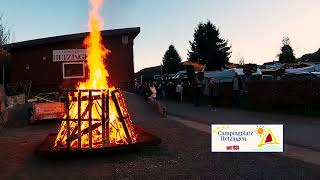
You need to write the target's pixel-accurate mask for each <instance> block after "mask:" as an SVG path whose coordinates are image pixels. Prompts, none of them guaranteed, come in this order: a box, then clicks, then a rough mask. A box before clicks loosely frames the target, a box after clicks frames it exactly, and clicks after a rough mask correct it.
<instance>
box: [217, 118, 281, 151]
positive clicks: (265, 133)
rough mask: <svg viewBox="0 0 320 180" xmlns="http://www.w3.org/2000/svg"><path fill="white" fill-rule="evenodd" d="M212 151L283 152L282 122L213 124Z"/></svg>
mask: <svg viewBox="0 0 320 180" xmlns="http://www.w3.org/2000/svg"><path fill="white" fill-rule="evenodd" d="M211 151H212V152H283V125H282V124H241V125H240V124H239V125H237V124H212V125H211Z"/></svg>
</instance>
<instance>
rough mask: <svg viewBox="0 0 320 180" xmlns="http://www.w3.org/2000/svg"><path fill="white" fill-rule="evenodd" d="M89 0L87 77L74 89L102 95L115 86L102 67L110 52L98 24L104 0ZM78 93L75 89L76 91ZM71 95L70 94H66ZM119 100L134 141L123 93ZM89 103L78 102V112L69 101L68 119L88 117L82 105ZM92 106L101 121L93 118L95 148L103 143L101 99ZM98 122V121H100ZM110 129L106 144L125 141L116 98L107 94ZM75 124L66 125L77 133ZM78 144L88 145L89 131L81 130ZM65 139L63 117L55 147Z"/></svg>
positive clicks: (84, 124)
mask: <svg viewBox="0 0 320 180" xmlns="http://www.w3.org/2000/svg"><path fill="white" fill-rule="evenodd" d="M90 3H91V11H90V17H89V30H90V34H89V35H88V36H87V37H86V38H85V40H84V45H85V47H86V48H87V53H88V55H87V66H88V69H89V72H88V73H89V77H88V79H87V80H86V81H84V82H79V84H78V86H77V89H78V90H86V89H95V90H101V92H93V94H92V95H98V96H101V94H102V93H107V92H108V93H110V92H111V91H113V90H115V87H114V86H113V85H110V83H108V79H109V73H108V71H107V69H106V67H105V64H104V62H105V61H104V60H105V59H106V58H107V55H108V54H109V53H110V50H108V49H107V48H106V47H105V46H104V45H103V44H104V43H103V40H102V37H101V32H100V30H101V28H102V18H101V17H100V16H99V11H100V9H101V6H102V3H103V0H90ZM76 94H77V93H76ZM80 95H81V97H83V96H87V97H88V92H82V93H81V94H80ZM69 98H70V97H69ZM117 98H118V100H119V105H120V108H121V111H122V113H123V114H124V115H125V116H126V117H128V118H127V119H126V120H125V122H126V125H127V127H128V130H129V133H130V136H131V143H134V142H135V141H136V135H135V133H134V129H133V125H132V122H131V119H130V116H129V114H128V111H127V108H126V104H125V102H124V100H123V97H122V95H121V94H120V95H118V96H117ZM87 106H89V101H84V102H81V112H78V108H77V107H78V102H73V104H71V105H70V110H69V114H70V119H77V116H78V114H79V113H80V114H84V119H88V118H89V112H85V109H86V108H87ZM92 106H94V107H95V108H92V111H91V114H92V119H98V120H99V119H100V122H99V121H98V122H96V125H97V126H98V128H95V129H94V130H93V131H92V141H93V147H94V148H98V147H102V137H101V134H102V133H103V132H102V126H101V124H102V122H101V113H102V110H101V108H100V109H99V108H97V107H99V106H100V107H101V100H95V101H93V104H92ZM99 123H100V124H99ZM107 123H108V126H107V127H109V129H108V134H109V140H110V142H109V144H110V145H114V144H128V143H129V141H128V137H127V136H126V133H125V131H124V128H123V124H122V123H120V120H119V114H118V112H117V110H116V107H115V102H113V101H112V99H111V98H110V103H109V119H108V121H107ZM77 126H78V124H77V123H76V122H73V121H70V123H69V127H70V131H71V132H74V133H77V129H78V127H77ZM88 127H89V122H88V121H83V122H81V131H83V130H85V129H88ZM81 133H82V135H81V147H82V148H87V147H88V145H89V135H88V133H84V132H81ZM66 141H67V122H66V121H64V122H63V123H62V124H61V127H60V131H59V133H58V135H57V138H56V141H55V147H66V143H67V142H66ZM77 145H78V140H77V139H75V140H73V141H72V142H71V147H74V148H76V147H77Z"/></svg>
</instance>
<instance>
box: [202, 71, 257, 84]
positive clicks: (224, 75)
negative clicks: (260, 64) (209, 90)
mask: <svg viewBox="0 0 320 180" xmlns="http://www.w3.org/2000/svg"><path fill="white" fill-rule="evenodd" d="M236 74H237V75H239V76H243V75H244V73H243V69H242V68H232V69H226V70H223V71H206V72H204V77H205V78H208V79H210V78H215V79H217V80H219V81H220V82H231V81H232V79H233V77H234V76H235V75H236ZM252 75H262V72H261V70H260V69H259V68H257V71H256V72H255V73H253V74H252Z"/></svg>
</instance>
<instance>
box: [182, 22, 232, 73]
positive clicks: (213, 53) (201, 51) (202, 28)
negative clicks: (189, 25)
mask: <svg viewBox="0 0 320 180" xmlns="http://www.w3.org/2000/svg"><path fill="white" fill-rule="evenodd" d="M193 38H194V40H193V42H191V41H190V42H189V43H190V45H191V50H190V51H189V52H188V56H189V60H191V61H194V62H199V63H201V64H206V67H207V70H220V69H221V68H222V67H225V65H226V64H229V58H230V56H231V46H228V41H227V40H224V39H222V38H221V37H220V32H219V29H217V28H216V26H215V25H213V24H212V23H211V22H210V21H208V22H207V23H206V24H204V23H200V24H199V25H198V27H197V28H196V29H195V32H194V35H193Z"/></svg>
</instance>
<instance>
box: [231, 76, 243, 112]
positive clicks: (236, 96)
mask: <svg viewBox="0 0 320 180" xmlns="http://www.w3.org/2000/svg"><path fill="white" fill-rule="evenodd" d="M232 90H233V101H234V104H235V105H236V106H237V107H239V106H240V95H241V90H242V79H241V77H240V76H239V75H238V74H236V75H235V76H234V77H233V80H232Z"/></svg>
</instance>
